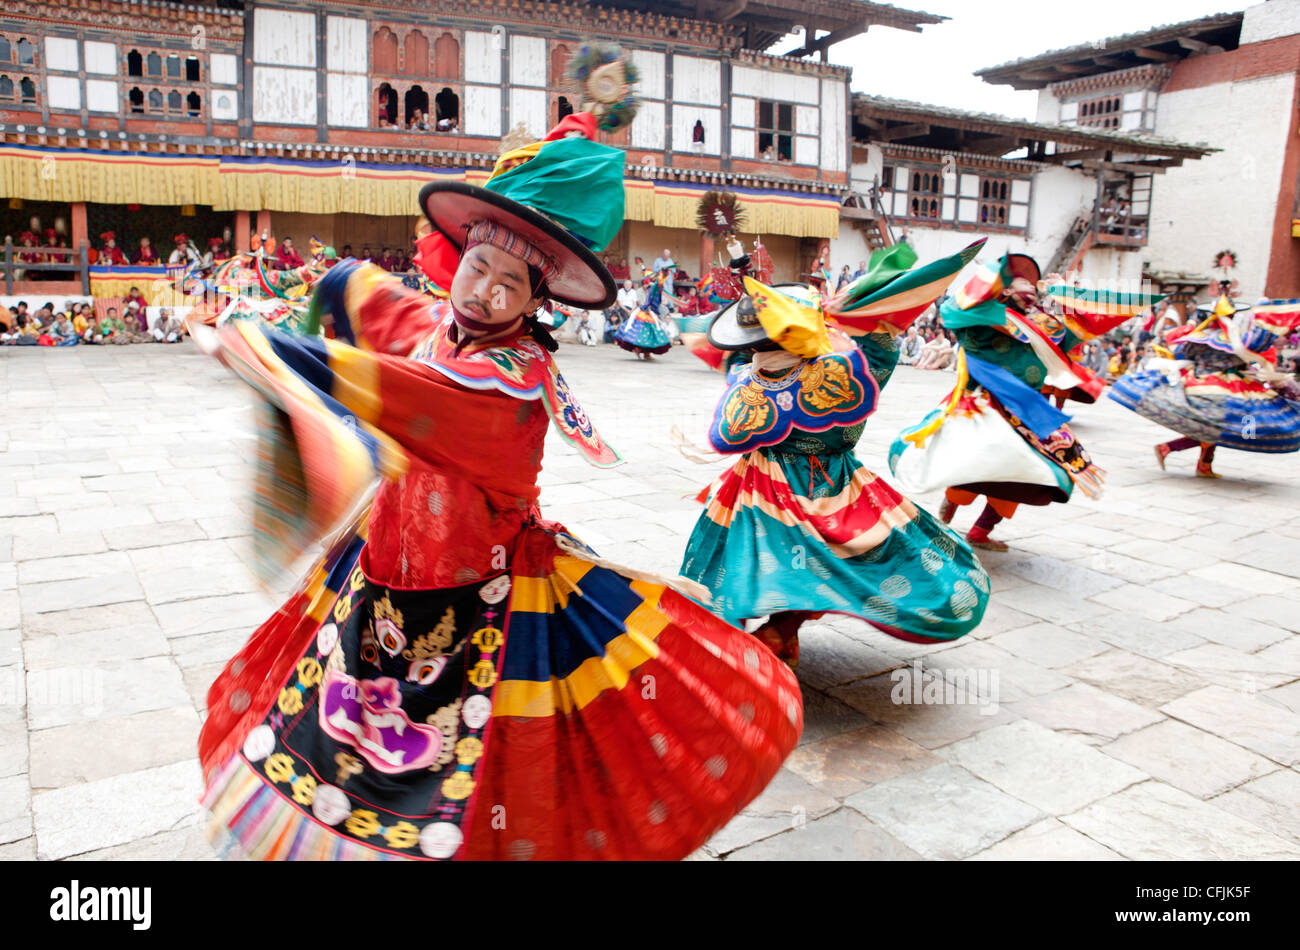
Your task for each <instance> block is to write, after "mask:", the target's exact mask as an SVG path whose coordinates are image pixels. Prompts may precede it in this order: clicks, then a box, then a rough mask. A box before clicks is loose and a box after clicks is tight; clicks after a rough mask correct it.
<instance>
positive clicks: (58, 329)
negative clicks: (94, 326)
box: [36, 313, 77, 346]
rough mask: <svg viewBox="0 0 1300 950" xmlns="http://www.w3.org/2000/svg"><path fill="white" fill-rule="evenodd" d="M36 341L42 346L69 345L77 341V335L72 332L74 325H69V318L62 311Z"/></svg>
mask: <svg viewBox="0 0 1300 950" xmlns="http://www.w3.org/2000/svg"><path fill="white" fill-rule="evenodd" d="M36 342H37V343H39V344H40V345H41V346H67V345H69V344H73V343H76V342H77V336H76V334H74V333H73V332H72V327H70V326H68V321H67V318H66V317H64V315H63V314H62V313H57V314H55V315H54V319H52V320H51V321H50V325H49V326H48V327H46V328H45V332H44V333H42V334H41V335H40V336H39V337H38V338H37V341H36Z"/></svg>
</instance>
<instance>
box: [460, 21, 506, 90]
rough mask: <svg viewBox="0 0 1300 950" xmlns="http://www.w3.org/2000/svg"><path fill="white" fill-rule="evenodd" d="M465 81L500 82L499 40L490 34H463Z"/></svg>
mask: <svg viewBox="0 0 1300 950" xmlns="http://www.w3.org/2000/svg"><path fill="white" fill-rule="evenodd" d="M465 81H466V82H481V83H490V84H493V85H495V84H497V83H500V82H501V39H500V37H499V36H498V35H495V34H492V33H476V32H474V31H469V32H467V33H466V34H465Z"/></svg>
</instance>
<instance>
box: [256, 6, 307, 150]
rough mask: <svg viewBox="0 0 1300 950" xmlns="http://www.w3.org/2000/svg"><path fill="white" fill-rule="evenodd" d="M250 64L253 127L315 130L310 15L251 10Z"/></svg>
mask: <svg viewBox="0 0 1300 950" xmlns="http://www.w3.org/2000/svg"><path fill="white" fill-rule="evenodd" d="M253 62H254V63H255V64H256V65H255V66H254V67H253V121H255V122H266V123H274V124H278V125H315V124H316V119H317V114H318V110H317V103H316V16H315V14H312V13H300V12H297V11H293V10H276V9H273V8H269V7H257V8H255V9H254V10H253Z"/></svg>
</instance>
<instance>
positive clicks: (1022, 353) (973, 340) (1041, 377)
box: [953, 327, 1047, 389]
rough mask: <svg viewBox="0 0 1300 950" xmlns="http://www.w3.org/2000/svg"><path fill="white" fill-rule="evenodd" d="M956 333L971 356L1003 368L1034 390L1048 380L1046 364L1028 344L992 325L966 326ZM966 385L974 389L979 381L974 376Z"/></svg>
mask: <svg viewBox="0 0 1300 950" xmlns="http://www.w3.org/2000/svg"><path fill="white" fill-rule="evenodd" d="M953 333H954V334H955V335H956V337H957V342H959V343H960V344H961V345H962V347H963V348H965V350H966V353H967V354H968V355H970V356H973V357H975V358H976V359H980V360H984V361H985V362H987V363H992V364H994V365H995V366H1000V367H1002V368H1003V369H1004V370H1006V371H1007V372H1008V373H1010V374H1011V375H1012V376H1014V377H1016V379H1018V380H1020V381H1021V382H1022V383H1024V384H1025V385H1026V386H1028V387H1030V388H1031V389H1041V388H1042V387H1043V383H1044V382H1046V380H1047V367H1046V366H1045V365H1044V364H1043V361H1042V360H1040V359H1039V358H1038V357H1037V356H1036V355H1035V354H1034V349H1033V347H1031V346H1030V345H1029V344H1028V343H1021V342H1020V341H1019V340H1017V339H1015V338H1014V337H1010V336H1008V335H1007V334H1005V333H1003V332H1002V331H1001V330H995V329H993V328H992V327H965V328H962V329H960V330H954V331H953ZM966 385H967V388H969V389H974V388H975V387H976V386H978V385H979V384H978V383H976V382H975V381H974V380H973V379H972V380H970V381H969V382H968V383H967V384H966Z"/></svg>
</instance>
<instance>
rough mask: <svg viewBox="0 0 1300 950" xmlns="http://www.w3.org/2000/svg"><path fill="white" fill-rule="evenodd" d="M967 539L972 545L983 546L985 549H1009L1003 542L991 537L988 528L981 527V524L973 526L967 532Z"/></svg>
mask: <svg viewBox="0 0 1300 950" xmlns="http://www.w3.org/2000/svg"><path fill="white" fill-rule="evenodd" d="M966 540H967V541H969V542H970V545H971V547H976V548H983V549H984V550H985V551H1006V550H1008V549H1007V546H1006V545H1005V544H1004V543H1003V542H1001V541H995V540H993V539H992V538H990V537H989V531H988V528H981V527H980V526H979V525H975V526H973V527H972V528H971V529H970V531H968V532H967V533H966Z"/></svg>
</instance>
